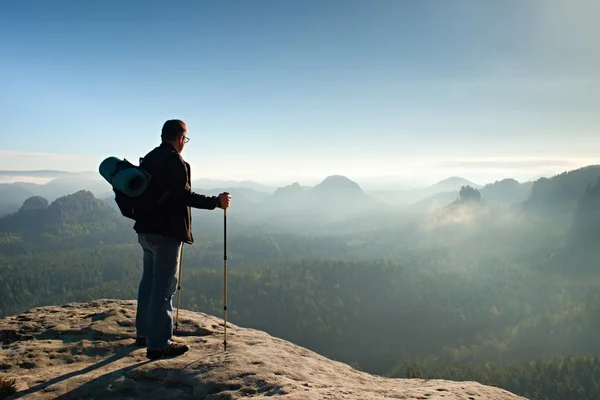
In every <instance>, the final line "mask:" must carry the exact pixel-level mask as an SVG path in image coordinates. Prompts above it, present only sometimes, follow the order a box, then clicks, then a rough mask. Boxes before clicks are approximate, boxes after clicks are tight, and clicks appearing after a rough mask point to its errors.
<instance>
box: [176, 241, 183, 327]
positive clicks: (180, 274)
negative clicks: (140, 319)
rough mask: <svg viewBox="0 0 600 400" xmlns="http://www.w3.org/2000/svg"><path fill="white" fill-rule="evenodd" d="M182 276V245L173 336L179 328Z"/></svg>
mask: <svg viewBox="0 0 600 400" xmlns="http://www.w3.org/2000/svg"><path fill="white" fill-rule="evenodd" d="M182 274H183V243H181V249H180V250H179V279H177V313H176V314H175V334H177V328H178V327H179V300H180V299H181V276H182Z"/></svg>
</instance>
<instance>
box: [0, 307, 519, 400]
mask: <svg viewBox="0 0 600 400" xmlns="http://www.w3.org/2000/svg"><path fill="white" fill-rule="evenodd" d="M134 316H135V301H121V300H97V301H91V302H88V303H70V304H65V305H63V306H57V307H54V306H49V307H39V308H34V309H32V310H30V311H28V312H26V313H23V314H20V315H16V316H11V317H7V318H4V319H2V320H0V341H2V352H1V353H0V378H16V380H17V387H18V390H19V391H18V393H17V394H16V395H15V396H14V398H17V397H18V398H23V399H141V398H143V399H239V398H243V397H271V396H278V397H279V398H285V399H348V400H355V399H356V400H358V399H361V400H366V399H406V400H408V399H415V400H416V399H445V400H450V399H464V400H476V399H477V400H479V399H492V400H493V399H503V400H504V399H506V400H509V399H514V400H516V399H524V398H523V397H519V396H516V395H514V394H512V393H510V392H507V391H505V390H502V389H498V388H495V387H490V386H485V385H481V384H479V383H477V382H453V381H446V380H424V379H390V378H384V377H379V376H374V375H370V374H367V373H364V372H360V371H357V370H355V369H353V368H351V367H350V366H348V365H346V364H343V363H340V362H336V361H332V360H329V359H327V358H325V357H322V356H320V355H318V354H316V353H314V352H311V351H309V350H307V349H305V348H302V347H299V346H296V345H294V344H292V343H290V342H287V341H285V340H281V339H278V338H275V337H272V336H270V335H268V334H266V333H265V332H262V331H258V330H253V329H247V328H241V327H238V326H235V325H233V324H228V325H227V339H228V340H227V342H228V346H227V351H224V349H223V326H222V320H221V319H219V318H216V317H213V316H210V315H207V314H203V313H195V312H191V311H187V310H180V312H179V323H180V331H182V332H180V338H181V340H183V341H185V342H187V343H188V344H189V345H190V347H191V349H190V351H189V352H188V353H186V354H185V355H183V356H180V357H177V358H173V359H163V360H156V361H150V360H148V359H146V357H145V354H146V351H145V349H141V348H138V347H136V346H135V343H134V337H135V330H134Z"/></svg>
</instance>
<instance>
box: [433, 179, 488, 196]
mask: <svg viewBox="0 0 600 400" xmlns="http://www.w3.org/2000/svg"><path fill="white" fill-rule="evenodd" d="M463 186H471V187H472V188H475V189H478V188H480V187H481V185H478V184H476V183H473V182H471V181H470V180H468V179H465V178H461V177H459V176H451V177H449V178H446V179H443V180H441V181H439V182H438V183H436V184H434V185H432V186H430V188H431V189H435V190H439V191H444V192H446V191H449V190H456V189H460V188H461V187H463Z"/></svg>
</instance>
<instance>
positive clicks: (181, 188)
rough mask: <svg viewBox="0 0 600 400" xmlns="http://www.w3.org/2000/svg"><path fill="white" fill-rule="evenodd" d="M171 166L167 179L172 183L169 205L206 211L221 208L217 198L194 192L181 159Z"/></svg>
mask: <svg viewBox="0 0 600 400" xmlns="http://www.w3.org/2000/svg"><path fill="white" fill-rule="evenodd" d="M170 164H171V165H170V166H169V167H170V168H169V173H168V174H167V179H169V182H170V185H169V188H170V193H169V196H168V197H169V198H168V200H167V202H168V203H170V204H178V205H185V206H188V207H193V208H201V209H205V210H214V209H215V208H217V207H218V206H219V198H218V197H217V196H206V195H203V194H198V193H194V192H193V191H192V189H191V187H190V185H189V183H188V179H187V171H186V167H185V164H184V163H183V162H182V161H181V159H180V158H179V157H178V158H177V159H175V160H174V161H173V162H172V163H170Z"/></svg>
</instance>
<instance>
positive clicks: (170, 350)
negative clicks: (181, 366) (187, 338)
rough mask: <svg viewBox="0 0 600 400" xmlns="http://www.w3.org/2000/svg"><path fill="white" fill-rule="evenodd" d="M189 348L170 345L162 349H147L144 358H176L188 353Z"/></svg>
mask: <svg viewBox="0 0 600 400" xmlns="http://www.w3.org/2000/svg"><path fill="white" fill-rule="evenodd" d="M189 349H190V348H189V347H188V346H187V345H185V344H183V343H175V342H172V343H170V344H169V345H168V346H167V347H165V348H164V349H148V350H147V352H146V358H149V359H151V360H156V359H157V358H161V357H177V356H180V355H182V354H183V353H185V352H186V351H188V350H189Z"/></svg>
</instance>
